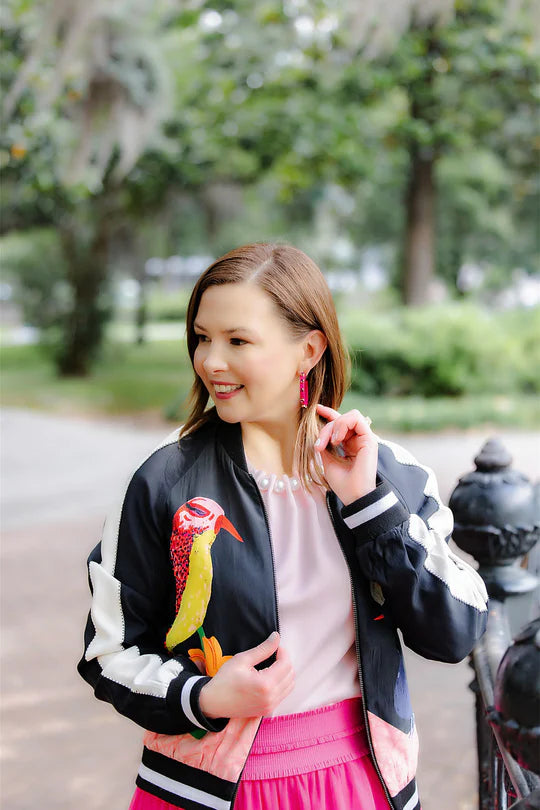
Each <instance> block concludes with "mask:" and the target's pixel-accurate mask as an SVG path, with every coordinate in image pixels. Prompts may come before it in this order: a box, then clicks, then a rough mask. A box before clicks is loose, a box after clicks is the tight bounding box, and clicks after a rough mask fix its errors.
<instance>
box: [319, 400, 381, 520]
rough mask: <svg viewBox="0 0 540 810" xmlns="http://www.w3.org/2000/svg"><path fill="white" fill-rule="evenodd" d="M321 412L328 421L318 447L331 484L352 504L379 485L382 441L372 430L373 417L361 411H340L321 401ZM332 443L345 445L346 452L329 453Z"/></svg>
mask: <svg viewBox="0 0 540 810" xmlns="http://www.w3.org/2000/svg"><path fill="white" fill-rule="evenodd" d="M317 413H318V414H319V416H322V417H323V419H327V420H328V422H327V424H326V425H324V427H323V428H322V429H321V432H320V433H319V438H318V440H317V441H316V442H315V449H316V450H317V451H318V452H319V453H320V454H321V459H322V463H323V468H324V475H325V478H326V480H327V481H328V483H329V485H330V487H331V488H332V490H333V491H334V492H335V493H336V495H337V496H338V498H340V500H341V501H342V502H343V503H344V504H345V506H348V504H350V503H352V502H353V501H355V500H356V499H357V498H361V497H362V495H366V494H367V493H368V492H371V490H373V489H375V487H376V485H377V457H378V445H377V439H376V438H375V435H374V434H373V433H372V432H371V428H370V423H371V420H370V419H369V417H366V416H362V414H361V413H360V411H356V410H355V411H347V413H344V414H340V413H338V411H335V410H334V409H333V408H328V407H326V405H317ZM329 445H334V446H335V447H337V446H338V445H341V447H342V448H343V456H340V457H338V458H336V456H334V455H332V454H331V453H329V452H328V449H327V448H328V446H329Z"/></svg>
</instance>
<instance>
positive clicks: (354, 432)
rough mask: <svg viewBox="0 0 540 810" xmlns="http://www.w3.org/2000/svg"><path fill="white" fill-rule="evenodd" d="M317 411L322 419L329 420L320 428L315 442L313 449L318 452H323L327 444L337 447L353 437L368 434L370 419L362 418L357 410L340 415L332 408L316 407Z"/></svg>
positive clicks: (367, 417)
mask: <svg viewBox="0 0 540 810" xmlns="http://www.w3.org/2000/svg"><path fill="white" fill-rule="evenodd" d="M317 411H318V413H319V414H320V415H321V416H322V417H323V418H324V419H328V420H329V421H328V422H327V424H326V425H324V427H323V428H321V432H320V434H319V438H318V440H317V441H316V442H315V447H316V448H317V450H318V451H319V452H322V451H323V450H325V449H326V448H327V447H328V445H329V444H332V445H339V444H342V443H344V442H349V441H350V439H352V438H353V437H356V436H363V435H365V434H367V433H369V432H370V427H369V426H370V424H371V419H370V418H369V416H363V414H361V413H360V411H358V410H352V411H347V413H344V414H340V413H338V411H335V410H334V409H333V408H328V407H326V406H325V405H317Z"/></svg>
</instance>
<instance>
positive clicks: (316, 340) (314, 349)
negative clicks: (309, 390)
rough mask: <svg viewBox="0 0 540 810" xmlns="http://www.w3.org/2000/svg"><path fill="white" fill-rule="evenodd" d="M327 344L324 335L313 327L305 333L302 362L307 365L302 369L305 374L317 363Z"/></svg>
mask: <svg viewBox="0 0 540 810" xmlns="http://www.w3.org/2000/svg"><path fill="white" fill-rule="evenodd" d="M327 346H328V340H327V339H326V336H325V335H324V334H323V333H322V332H321V331H319V330H318V329H313V330H312V331H311V332H310V333H309V335H307V337H306V338H305V339H304V364H305V365H306V366H307V367H306V368H305V369H304V370H305V373H306V374H307V373H309V372H310V371H311V369H312V368H314V367H315V366H316V365H317V363H318V362H319V360H320V359H321V357H322V356H323V354H324V352H325V349H326V347H327Z"/></svg>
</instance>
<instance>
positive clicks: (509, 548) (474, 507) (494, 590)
mask: <svg viewBox="0 0 540 810" xmlns="http://www.w3.org/2000/svg"><path fill="white" fill-rule="evenodd" d="M475 464H476V470H474V471H473V472H470V473H467V475H464V476H463V477H462V478H460V480H459V483H458V485H457V487H456V488H455V490H454V491H453V493H452V496H451V498H450V509H451V510H452V511H453V513H454V520H455V528H454V532H453V538H454V541H455V542H456V544H457V545H458V546H459V547H460V548H462V549H463V550H464V551H466V552H468V553H469V554H472V556H473V557H474V558H475V559H476V560H478V562H479V564H480V568H479V572H480V574H481V575H482V577H483V578H484V581H485V583H486V586H487V589H488V592H489V595H490V596H491V597H492V598H496V599H504V598H505V597H506V596H509V595H510V594H513V593H526V592H528V591H530V590H532V589H533V588H534V587H535V585H536V578H535V577H533V576H532V575H531V574H529V573H528V572H527V571H525V570H524V569H522V568H520V567H519V566H518V565H516V563H517V561H518V560H519V559H520V558H521V557H522V556H523V555H524V554H526V553H527V552H528V551H530V549H531V548H532V547H533V546H534V544H535V543H536V542H537V540H538V539H539V538H540V514H539V512H540V509H539V499H538V492H535V489H534V487H533V485H532V484H531V482H530V481H529V479H528V478H527V477H526V476H525V475H523V474H522V473H520V472H518V471H517V470H513V469H512V468H511V464H512V456H511V455H510V453H509V452H508V450H507V449H506V448H505V447H504V445H503V444H502V442H501V441H500V440H499V439H496V438H492V439H490V440H489V441H487V442H486V443H485V444H484V446H483V447H482V449H481V451H480V453H479V454H478V455H477V457H476V458H475Z"/></svg>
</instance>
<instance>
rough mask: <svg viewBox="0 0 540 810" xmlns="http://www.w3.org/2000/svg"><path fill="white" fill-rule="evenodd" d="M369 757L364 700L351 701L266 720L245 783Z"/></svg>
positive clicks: (263, 722)
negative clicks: (363, 709) (363, 712)
mask: <svg viewBox="0 0 540 810" xmlns="http://www.w3.org/2000/svg"><path fill="white" fill-rule="evenodd" d="M368 753H369V747H368V741H367V737H366V730H365V727H364V721H363V717H362V702H361V698H349V699H348V700H343V701H341V702H340V703H333V704H332V705H330V706H322V707H321V708H319V709H312V710H311V711H309V712H302V713H300V714H288V715H283V716H281V717H279V716H278V717H265V718H264V720H263V721H262V723H261V725H260V728H259V731H258V733H257V736H256V738H255V741H254V743H253V746H252V749H251V752H250V754H249V757H248V759H247V762H246V766H245V769H244V772H243V774H242V779H243V780H246V781H252V780H256V779H276V778H279V777H283V776H292V775H294V774H300V773H309V772H310V771H315V770H319V769H320V768H328V767H330V766H332V765H337V764H339V763H342V762H350V761H352V760H354V759H359V758H360V757H363V756H365V755H366V754H368Z"/></svg>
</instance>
